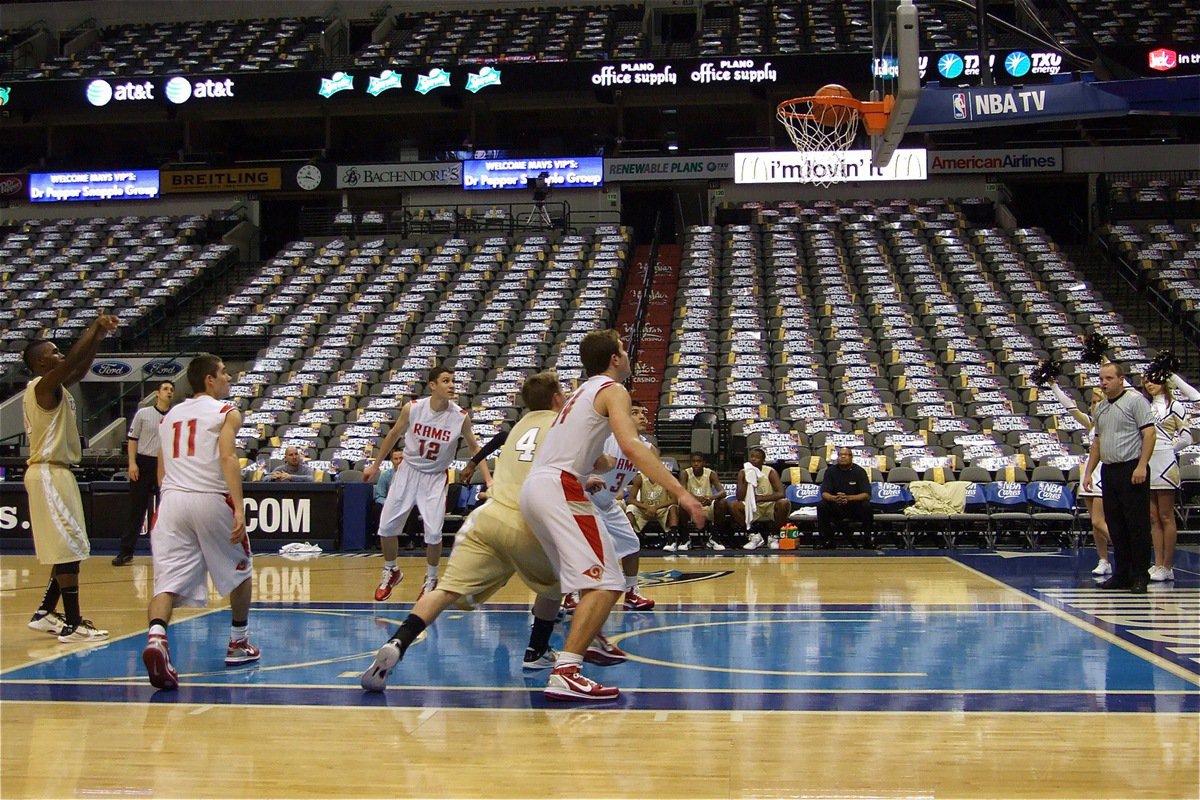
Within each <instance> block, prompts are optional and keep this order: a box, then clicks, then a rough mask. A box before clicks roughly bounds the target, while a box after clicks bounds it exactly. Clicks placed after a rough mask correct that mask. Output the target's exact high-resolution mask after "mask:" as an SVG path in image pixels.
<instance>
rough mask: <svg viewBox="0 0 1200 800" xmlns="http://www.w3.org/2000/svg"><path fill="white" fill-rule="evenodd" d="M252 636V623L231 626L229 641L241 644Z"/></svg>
mask: <svg viewBox="0 0 1200 800" xmlns="http://www.w3.org/2000/svg"><path fill="white" fill-rule="evenodd" d="M249 636H250V623H246V624H245V625H241V626H238V625H230V626H229V641H231V642H240V641H242V640H243V639H247V638H249Z"/></svg>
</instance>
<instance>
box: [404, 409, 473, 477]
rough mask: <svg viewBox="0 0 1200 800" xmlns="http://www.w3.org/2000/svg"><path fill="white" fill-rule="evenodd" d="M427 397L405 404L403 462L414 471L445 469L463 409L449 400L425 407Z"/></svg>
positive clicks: (455, 448)
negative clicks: (442, 404)
mask: <svg viewBox="0 0 1200 800" xmlns="http://www.w3.org/2000/svg"><path fill="white" fill-rule="evenodd" d="M429 400H430V398H428V397H422V398H421V399H420V400H413V401H412V404H411V405H410V406H409V407H408V430H406V431H405V432H404V463H405V464H407V465H408V466H409V467H410V468H411V469H414V470H416V471H417V472H425V473H435V472H445V471H446V470H448V469H449V468H450V462H451V461H453V460H454V455H455V453H457V452H458V440H459V437H461V436H462V428H463V422H465V421H466V419H467V412H466V411H464V410H463V409H462V408H460V407H459V405H458V404H457V403H455V402H454V401H453V400H450V401H449V405H448V406H447V407H446V408H445V409H443V410H442V411H434V410H433V409H432V408H430V407H429Z"/></svg>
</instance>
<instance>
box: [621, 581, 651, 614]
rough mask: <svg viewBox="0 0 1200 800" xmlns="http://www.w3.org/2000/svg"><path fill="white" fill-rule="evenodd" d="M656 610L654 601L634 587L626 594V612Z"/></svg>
mask: <svg viewBox="0 0 1200 800" xmlns="http://www.w3.org/2000/svg"><path fill="white" fill-rule="evenodd" d="M652 608H654V601H653V600H651V599H650V598H649V597H646V596H645V595H643V594H642V593H641V592H639V591H638V590H637V587H636V586H635V587H633V588H632V589H629V590H627V591H626V592H625V610H626V611H649V610H650V609H652Z"/></svg>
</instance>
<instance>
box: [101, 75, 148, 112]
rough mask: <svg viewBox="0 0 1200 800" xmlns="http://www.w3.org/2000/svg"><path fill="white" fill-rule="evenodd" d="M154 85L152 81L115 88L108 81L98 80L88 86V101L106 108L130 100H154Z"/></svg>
mask: <svg viewBox="0 0 1200 800" xmlns="http://www.w3.org/2000/svg"><path fill="white" fill-rule="evenodd" d="M153 99H154V84H153V83H151V82H150V81H144V82H138V83H134V82H132V81H130V82H129V83H118V84H117V85H116V86H113V85H112V84H111V83H109V82H108V81H106V80H102V79H96V80H94V81H92V82H91V83H89V84H88V85H87V101H88V102H89V103H91V104H92V105H94V106H106V105H108V104H109V103H110V102H113V101H116V102H118V103H120V102H125V101H128V100H153Z"/></svg>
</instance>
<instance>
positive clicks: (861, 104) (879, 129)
mask: <svg viewBox="0 0 1200 800" xmlns="http://www.w3.org/2000/svg"><path fill="white" fill-rule="evenodd" d="M895 105H896V98H894V97H892V96H891V95H890V94H889V95H884V98H883V99H882V100H859V99H857V98H854V97H837V96H836V95H835V96H827V95H809V96H807V97H793V98H792V99H791V100H784V101H783V102H782V103H780V104H779V105H777V106H776V107H775V110H776V113H777V114H778V115H779V116H780V117H787V118H788V119H796V120H812V119H814V117H813V115H812V114H811V113H809V112H805V111H796V110H794V109H795V107H796V106H802V107H804V108H812V107H813V106H838V107H841V108H851V109H854V110H855V111H857V112H858V116H859V117H860V118H861V119H862V121H863V127H864V128H866V129H867V133H868V134H869V135H871V136H882V135H883V132H884V130H886V129H887V122H888V117H889V116H891V113H892V107H893V106H895Z"/></svg>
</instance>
